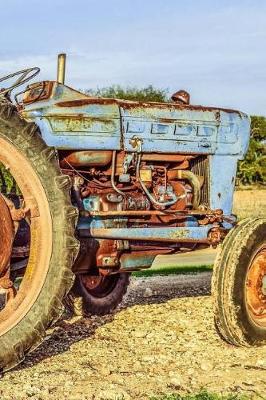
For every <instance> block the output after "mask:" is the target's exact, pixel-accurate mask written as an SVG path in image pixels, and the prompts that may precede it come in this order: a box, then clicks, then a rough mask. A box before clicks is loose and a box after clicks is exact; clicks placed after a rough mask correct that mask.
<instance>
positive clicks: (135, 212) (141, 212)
mask: <svg viewBox="0 0 266 400" xmlns="http://www.w3.org/2000/svg"><path fill="white" fill-rule="evenodd" d="M81 215H82V216H83V217H92V216H93V217H95V216H96V217H107V216H108V217H111V216H116V217H117V216H123V215H126V216H138V217H145V216H147V215H148V216H150V215H160V216H168V215H171V216H177V217H183V218H187V217H188V216H189V215H202V216H206V215H207V216H212V215H215V213H214V212H211V211H210V210H209V211H202V210H198V211H196V210H193V211H191V210H183V211H182V210H164V211H157V210H121V211H120V210H108V211H85V212H82V213H81Z"/></svg>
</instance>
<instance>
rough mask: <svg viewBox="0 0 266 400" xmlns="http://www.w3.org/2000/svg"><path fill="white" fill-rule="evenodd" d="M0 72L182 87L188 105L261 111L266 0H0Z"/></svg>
mask: <svg viewBox="0 0 266 400" xmlns="http://www.w3.org/2000/svg"><path fill="white" fill-rule="evenodd" d="M0 6H1V7H0V17H1V24H0V76H2V75H5V74H7V73H10V72H14V71H16V70H19V69H23V68H26V67H32V66H39V67H40V68H41V75H40V79H41V80H42V79H48V80H54V79H55V78H56V57H57V54H58V53H60V52H66V53H67V55H68V59H67V77H66V83H67V84H68V85H69V86H72V87H74V88H76V89H90V88H97V87H105V86H110V85H113V84H120V85H123V86H137V87H144V86H147V85H153V86H155V87H158V88H161V89H169V93H170V94H171V93H172V92H175V91H177V90H179V89H185V90H187V91H188V92H189V93H190V95H191V102H192V103H193V104H203V105H213V106H221V107H229V108H235V109H239V110H241V111H244V112H247V113H248V114H257V115H265V116H266V51H265V50H266V49H265V47H266V1H265V0H261V1H259V0H253V1H249V0H235V1H234V0H231V1H227V0H220V1H216V0H212V1H211V0H198V1H196V0H194V1H192V0H186V1H185V0H182V1H179V0H97V1H96V0H71V1H70V0H42V1H39V0H0Z"/></svg>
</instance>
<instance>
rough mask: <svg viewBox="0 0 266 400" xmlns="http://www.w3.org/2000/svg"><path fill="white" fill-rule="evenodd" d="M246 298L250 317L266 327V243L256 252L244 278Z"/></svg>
mask: <svg viewBox="0 0 266 400" xmlns="http://www.w3.org/2000/svg"><path fill="white" fill-rule="evenodd" d="M246 300H247V308H248V312H249V315H250V317H251V318H252V320H253V322H255V324H256V325H259V326H262V327H266V245H264V246H262V248H261V249H260V250H259V251H258V252H257V254H256V255H255V257H254V258H253V260H252V263H251V265H250V268H249V271H248V274H247V278H246Z"/></svg>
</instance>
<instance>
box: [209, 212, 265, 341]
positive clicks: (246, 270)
mask: <svg viewBox="0 0 266 400" xmlns="http://www.w3.org/2000/svg"><path fill="white" fill-rule="evenodd" d="M212 294H213V299H214V315H215V325H216V328H217V331H218V333H219V334H220V336H221V337H222V338H223V339H225V340H226V341H227V342H229V343H231V344H234V345H237V346H251V345H263V344H266V219H265V218H250V219H247V220H244V221H242V222H241V223H240V224H239V226H237V227H236V228H235V229H233V230H232V231H231V232H230V233H229V234H228V235H227V237H226V239H225V241H224V243H223V245H222V248H221V249H220V252H219V254H218V256H217V259H216V261H215V265H214V271H213V279H212Z"/></svg>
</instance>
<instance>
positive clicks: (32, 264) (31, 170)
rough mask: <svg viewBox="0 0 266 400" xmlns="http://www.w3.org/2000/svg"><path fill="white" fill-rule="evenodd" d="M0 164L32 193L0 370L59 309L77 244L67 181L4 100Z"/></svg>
mask: <svg viewBox="0 0 266 400" xmlns="http://www.w3.org/2000/svg"><path fill="white" fill-rule="evenodd" d="M0 161H1V162H2V163H3V164H4V165H7V166H8V167H9V168H10V171H11V173H12V175H13V177H14V178H15V179H16V181H17V183H18V185H19V187H20V189H21V191H22V194H23V197H24V193H23V190H24V192H25V195H26V197H27V196H30V194H31V193H35V194H36V198H34V202H35V203H34V204H36V208H35V209H34V208H32V209H31V217H30V218H31V244H30V246H31V247H30V257H29V262H28V266H27V268H26V272H25V275H24V277H23V281H22V284H21V286H20V287H19V290H18V292H17V295H16V296H15V298H14V300H12V301H11V303H12V304H11V306H9V302H8V303H7V305H6V307H5V308H4V309H3V311H1V312H0V369H1V370H8V369H10V368H12V367H14V366H15V365H17V364H19V363H20V362H21V361H22V360H23V359H24V357H25V354H26V353H27V352H28V351H30V350H32V349H34V348H36V347H37V346H38V345H39V344H40V343H41V342H42V339H43V338H44V336H45V329H46V328H47V327H48V326H49V325H50V324H51V323H52V322H54V321H56V319H58V317H59V315H60V313H61V312H62V311H63V305H62V299H63V298H64V296H65V295H66V293H67V292H68V290H69V289H70V287H71V285H72V283H73V274H72V271H71V266H72V264H73V262H74V259H75V257H76V255H77V252H78V248H79V245H78V242H77V241H76V239H74V229H75V224H76V220H77V211H76V209H75V208H74V207H73V206H72V205H71V203H70V195H69V190H70V181H69V178H68V177H67V176H63V175H61V172H60V169H59V167H58V163H57V159H56V153H55V151H54V150H53V149H52V148H48V147H47V146H46V144H45V143H44V141H43V140H42V138H41V136H40V133H39V130H38V128H37V126H36V125H35V124H33V123H28V122H26V121H25V120H23V119H22V118H21V117H20V116H19V114H18V112H17V110H16V108H15V107H14V106H13V105H12V104H11V103H9V102H6V101H2V102H0ZM20 184H21V185H20ZM27 185H28V188H29V189H28V190H27ZM22 188H23V190H22ZM24 198H25V197H24ZM30 199H31V197H28V198H27V200H26V201H30ZM34 212H35V215H34ZM38 224H39V225H38ZM38 227H39V228H38ZM36 228H38V229H36ZM24 279H25V283H23V282H24ZM12 306H13V308H12Z"/></svg>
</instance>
